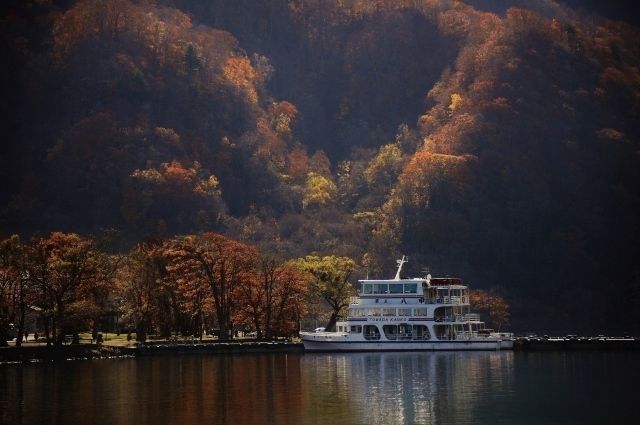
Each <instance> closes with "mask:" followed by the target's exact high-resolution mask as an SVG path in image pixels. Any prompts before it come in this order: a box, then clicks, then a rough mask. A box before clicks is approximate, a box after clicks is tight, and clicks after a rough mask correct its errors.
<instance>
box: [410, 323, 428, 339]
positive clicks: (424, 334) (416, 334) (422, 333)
mask: <svg viewBox="0 0 640 425" xmlns="http://www.w3.org/2000/svg"><path fill="white" fill-rule="evenodd" d="M412 336H413V339H415V340H427V339H431V334H430V333H429V328H428V327H427V326H426V325H413V335H412Z"/></svg>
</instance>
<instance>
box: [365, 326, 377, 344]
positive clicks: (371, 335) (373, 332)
mask: <svg viewBox="0 0 640 425" xmlns="http://www.w3.org/2000/svg"><path fill="white" fill-rule="evenodd" d="M362 331H363V333H364V338H365V339H368V340H378V339H380V331H379V330H378V327H377V326H376V325H364V326H363V327H362Z"/></svg>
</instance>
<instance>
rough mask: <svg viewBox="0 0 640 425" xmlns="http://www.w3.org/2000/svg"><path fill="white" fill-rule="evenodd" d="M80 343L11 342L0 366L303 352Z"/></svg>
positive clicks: (271, 345)
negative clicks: (16, 344) (199, 355)
mask: <svg viewBox="0 0 640 425" xmlns="http://www.w3.org/2000/svg"><path fill="white" fill-rule="evenodd" d="M89 341H90V340H81V343H80V344H64V345H62V346H47V345H46V343H45V342H44V341H38V342H34V341H27V342H23V343H22V346H21V347H15V346H14V344H15V343H11V344H10V346H9V347H0V363H30V362H41V361H64V360H81V359H98V358H119V357H141V356H155V355H185V354H205V353H208V354H243V353H254V354H255V353H284V352H287V353H294V352H303V351H304V347H303V345H302V344H301V343H299V342H291V341H255V340H242V339H240V340H234V341H230V342H221V341H217V340H212V339H209V340H204V341H202V342H200V341H199V340H170V341H167V340H152V341H148V342H145V343H144V344H141V343H133V342H130V341H129V342H128V341H126V340H121V339H113V340H105V342H104V343H102V344H96V343H94V341H91V342H89Z"/></svg>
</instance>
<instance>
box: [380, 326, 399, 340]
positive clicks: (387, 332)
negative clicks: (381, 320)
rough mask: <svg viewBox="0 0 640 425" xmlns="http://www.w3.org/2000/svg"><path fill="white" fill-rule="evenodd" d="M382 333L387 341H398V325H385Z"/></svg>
mask: <svg viewBox="0 0 640 425" xmlns="http://www.w3.org/2000/svg"><path fill="white" fill-rule="evenodd" d="M382 331H383V332H384V336H385V337H386V338H387V339H390V340H392V341H395V340H396V339H398V325H384V326H383V327H382Z"/></svg>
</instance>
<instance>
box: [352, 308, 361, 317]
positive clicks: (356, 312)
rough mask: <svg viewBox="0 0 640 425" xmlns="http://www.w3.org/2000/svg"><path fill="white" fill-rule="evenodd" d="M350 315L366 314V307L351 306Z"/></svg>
mask: <svg viewBox="0 0 640 425" xmlns="http://www.w3.org/2000/svg"><path fill="white" fill-rule="evenodd" d="M349 316H351V317H362V316H364V309H362V308H350V309H349Z"/></svg>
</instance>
